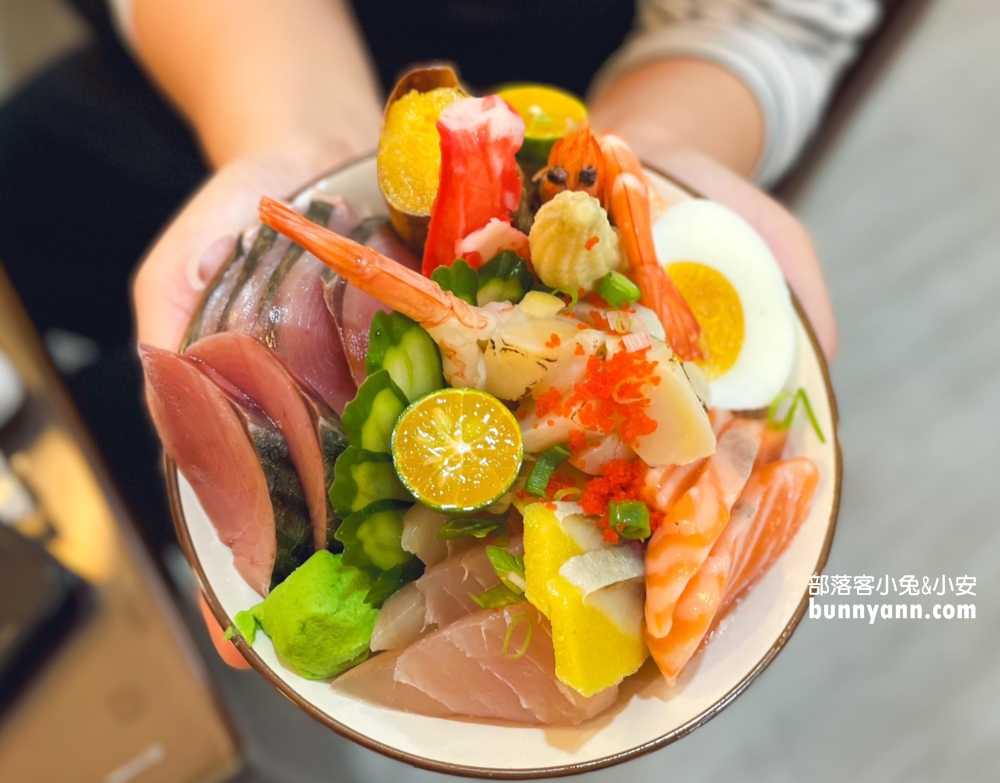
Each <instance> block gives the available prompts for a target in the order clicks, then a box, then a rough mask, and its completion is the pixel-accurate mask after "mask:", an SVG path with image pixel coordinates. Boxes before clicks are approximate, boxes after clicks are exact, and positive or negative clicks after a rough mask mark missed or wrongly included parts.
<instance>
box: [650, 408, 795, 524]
mask: <svg viewBox="0 0 1000 783" xmlns="http://www.w3.org/2000/svg"><path fill="white" fill-rule="evenodd" d="M708 419H709V421H710V422H711V423H712V432H714V433H715V439H716V441H718V439H719V438H721V437H722V433H723V432H725V431H726V429H727V428H728V427H729V425H730V424H731V423H732V422H733V421H734V419H735V416H734V415H733V413H732V412H731V411H727V410H722V409H721V408H712V410H710V411H709V412H708ZM785 436H786V437H787V433H785ZM764 441H765V442H766V441H767V433H766V432H765V433H764ZM761 448H763V446H762V447H761ZM706 459H707V458H706ZM757 460H758V462H759V461H760V455H759V454H758V455H757ZM704 466H705V460H704V459H697V460H695V461H694V462H689V463H688V464H687V465H662V466H660V467H656V468H650V469H649V470H648V471H646V486H645V488H644V493H643V494H644V495H645V498H646V502H647V503H648V504H649V505H650V506H652V507H653V508H655V509H656V510H657V511H659V512H660V513H661V514H669V513H670V509H672V508H673V507H674V504H675V503H676V502H677V501H678V500H680V499H681V497H683V496H684V493H685V492H687V491H688V490H689V489H691V485H692V484H694V482H695V480H696V479H697V478H698V474H699V473H700V472H701V469H702V468H703V467H704Z"/></svg>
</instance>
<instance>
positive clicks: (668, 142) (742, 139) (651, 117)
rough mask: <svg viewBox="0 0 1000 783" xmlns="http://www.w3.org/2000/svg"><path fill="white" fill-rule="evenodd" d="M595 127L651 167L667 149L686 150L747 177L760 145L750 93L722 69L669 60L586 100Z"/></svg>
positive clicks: (624, 77)
mask: <svg viewBox="0 0 1000 783" xmlns="http://www.w3.org/2000/svg"><path fill="white" fill-rule="evenodd" d="M591 121H592V123H593V125H594V127H595V128H596V129H597V130H603V131H615V132H616V133H619V134H620V135H621V136H623V137H624V138H625V139H627V140H628V142H629V144H631V145H632V146H633V148H634V149H635V150H636V151H637V152H638V154H639V156H640V157H642V158H643V159H645V160H648V161H649V162H651V163H656V162H657V158H658V157H660V156H661V155H662V154H663V153H664V151H665V150H666V149H667V148H670V147H675V148H676V147H680V148H687V149H694V150H697V151H699V152H701V153H704V154H706V155H708V156H709V157H711V158H713V159H715V160H716V161H718V162H719V163H722V164H723V165H725V166H726V167H727V168H729V169H730V170H732V171H735V172H736V173H738V174H741V175H742V176H744V177H749V176H750V175H751V174H753V172H754V169H755V168H756V166H757V163H758V161H759V159H760V154H761V150H762V149H763V144H764V119H763V115H762V114H761V111H760V107H759V106H758V104H757V101H756V99H755V98H754V95H753V93H752V92H751V91H750V89H749V88H748V87H747V86H746V84H744V83H743V82H742V81H741V80H740V79H739V78H738V77H737V76H735V75H734V74H733V73H732V72H730V71H729V70H727V69H725V68H723V67H722V66H719V65H716V64H714V63H711V62H708V61H706V60H699V59H693V58H683V57H677V58H669V59H664V60H659V61H656V62H651V63H648V64H646V65H642V66H640V67H638V68H635V69H634V70H631V71H627V72H626V73H624V74H622V75H621V76H620V77H618V78H616V79H614V80H613V81H612V82H610V83H608V84H605V85H602V87H601V89H600V91H599V92H598V93H597V95H595V96H594V97H593V99H592V104H591Z"/></svg>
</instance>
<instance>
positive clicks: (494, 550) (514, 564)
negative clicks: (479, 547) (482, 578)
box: [486, 546, 527, 595]
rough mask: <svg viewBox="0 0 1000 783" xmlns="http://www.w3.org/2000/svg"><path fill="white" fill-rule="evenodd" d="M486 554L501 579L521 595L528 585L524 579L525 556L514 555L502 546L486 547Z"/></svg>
mask: <svg viewBox="0 0 1000 783" xmlns="http://www.w3.org/2000/svg"><path fill="white" fill-rule="evenodd" d="M486 556H487V557H488V558H489V559H490V564H491V565H492V566H493V570H494V571H495V572H496V575H497V576H498V577H500V581H501V582H502V583H503V584H505V585H506V586H507V587H508V589H510V590H511V591H512V592H514V593H517V594H518V595H521V594H523V593H524V590H525V588H526V587H527V582H526V581H525V579H524V557H523V556H519V555H512V554H511V553H510V552H508V551H507V550H506V549H504V548H503V547H500V546H488V547H486Z"/></svg>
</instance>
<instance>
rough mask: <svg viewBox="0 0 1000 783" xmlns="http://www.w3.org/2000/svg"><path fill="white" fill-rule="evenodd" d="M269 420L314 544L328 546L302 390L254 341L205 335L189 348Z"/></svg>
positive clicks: (319, 456)
mask: <svg viewBox="0 0 1000 783" xmlns="http://www.w3.org/2000/svg"><path fill="white" fill-rule="evenodd" d="M187 354H188V355H190V356H193V357H195V358H196V359H200V360H201V361H203V362H205V364H207V365H208V366H209V367H211V368H212V369H213V370H215V371H216V372H217V373H218V374H219V375H221V376H222V377H223V378H224V379H225V380H226V381H227V382H228V383H229V384H231V385H232V386H233V387H235V388H236V389H238V390H239V391H240V392H242V393H243V394H244V395H245V396H246V397H247V399H248V400H249V401H250V402H251V403H252V404H253V405H256V406H257V407H258V408H260V409H261V410H262V411H263V412H264V414H265V415H266V416H267V417H268V418H269V419H271V421H273V422H274V423H275V425H276V426H277V428H278V430H279V431H280V432H281V434H282V435H283V436H284V437H285V440H286V441H287V442H288V453H289V455H290V456H291V459H292V462H293V463H294V464H295V468H296V470H297V471H298V474H299V479H300V480H301V481H302V487H303V489H304V490H305V493H306V503H307V504H308V506H309V516H310V518H311V519H312V525H313V544H314V545H315V547H316V549H317V551H318V550H320V549H325V548H326V540H327V526H328V519H327V513H328V512H327V505H328V500H327V497H326V486H325V484H326V477H325V468H324V464H323V453H322V450H321V447H320V442H319V438H318V437H317V434H316V428H315V422H314V420H313V417H312V415H311V414H310V411H309V408H308V406H307V405H306V402H305V400H304V399H303V397H302V393H301V390H300V387H299V386H298V384H297V383H296V381H295V379H294V378H293V377H292V376H291V375H290V374H289V372H288V371H287V370H286V369H285V366H284V365H283V364H282V362H281V360H280V359H279V358H278V356H277V355H276V354H275V353H274V352H273V351H271V350H270V349H269V348H266V347H265V346H263V345H261V344H260V343H259V342H257V341H256V340H254V339H253V338H252V337H248V336H246V335H244V334H238V333H236V332H223V333H221V334H213V335H209V336H208V337H204V338H202V339H201V340H199V341H198V342H196V343H194V344H193V345H191V346H190V347H189V348H188V349H187Z"/></svg>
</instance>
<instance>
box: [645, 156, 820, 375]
mask: <svg viewBox="0 0 1000 783" xmlns="http://www.w3.org/2000/svg"><path fill="white" fill-rule="evenodd" d="M656 163H657V164H658V165H659V166H660V168H662V169H663V170H664V171H665V172H666V173H667V174H669V175H670V176H671V177H673V178H675V179H676V180H677V181H679V182H680V183H681V184H683V185H687V186H688V187H690V188H691V189H692V190H694V191H696V192H698V193H700V194H702V195H703V196H705V197H706V198H710V199H712V200H713V201H718V202H719V203H720V204H725V205H726V206H727V207H729V208H730V209H732V210H733V211H734V212H736V213H737V214H738V215H740V216H741V217H742V218H743V219H744V220H746V221H747V222H748V223H750V224H751V225H752V226H753V227H754V228H755V229H756V230H757V232H758V233H760V235H761V236H762V237H763V238H764V241H765V242H767V244H768V246H769V247H770V248H771V252H773V253H774V256H775V258H776V259H777V261H778V265H779V266H780V267H781V269H782V271H783V272H784V274H785V277H786V278H787V280H788V284H789V286H790V287H791V289H792V290H793V291H794V292H795V295H796V296H797V297H798V299H799V302H800V303H801V304H802V308H803V309H804V310H805V312H806V315H807V316H808V317H809V321H810V323H811V324H812V327H813V329H814V331H815V332H816V337H817V339H818V340H819V343H820V346H821V347H822V349H823V353H824V354H825V355H826V358H827V359H830V358H832V357H833V354H834V352H835V351H836V349H837V326H836V322H835V321H834V316H833V305H832V304H831V302H830V294H829V292H828V291H827V288H826V282H825V281H824V278H823V270H822V268H821V267H820V262H819V257H818V255H817V254H816V249H815V247H814V246H813V243H812V239H810V237H809V234H808V232H807V231H806V230H805V228H804V227H803V226H802V224H801V223H800V222H799V221H798V220H797V219H796V218H795V216H794V215H792V214H791V213H790V212H789V211H788V210H787V209H785V207H783V206H782V205H781V204H779V203H778V202H777V201H775V200H774V199H773V198H771V197H770V196H768V195H767V194H766V193H764V192H763V191H761V190H760V189H758V188H757V187H755V186H754V185H752V184H751V183H749V182H747V181H746V180H745V179H743V178H742V177H740V176H738V175H737V174H734V173H733V172H731V171H729V169H727V168H725V167H724V166H721V165H720V164H718V163H716V162H715V161H713V160H712V159H710V158H708V157H706V156H704V155H701V154H700V153H698V152H693V151H691V150H682V149H672V150H665V151H664V152H663V154H662V155H659V156H658V159H657V161H656Z"/></svg>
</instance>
